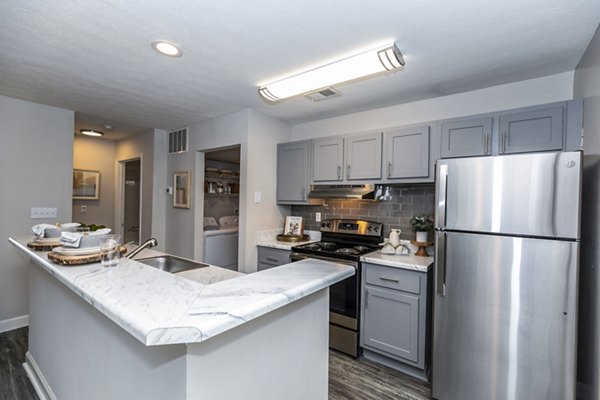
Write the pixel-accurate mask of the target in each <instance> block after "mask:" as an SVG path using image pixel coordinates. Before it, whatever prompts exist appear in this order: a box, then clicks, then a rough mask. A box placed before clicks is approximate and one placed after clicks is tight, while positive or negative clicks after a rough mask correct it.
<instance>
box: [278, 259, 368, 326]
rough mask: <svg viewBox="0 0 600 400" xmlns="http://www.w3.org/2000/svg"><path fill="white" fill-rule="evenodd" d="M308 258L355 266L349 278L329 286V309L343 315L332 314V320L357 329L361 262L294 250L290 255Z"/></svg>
mask: <svg viewBox="0 0 600 400" xmlns="http://www.w3.org/2000/svg"><path fill="white" fill-rule="evenodd" d="M307 258H314V259H318V260H325V261H331V262H335V263H338V264H345V265H349V266H351V267H354V269H355V270H356V273H355V274H354V275H352V276H351V277H349V278H346V279H344V280H343V281H340V282H338V283H335V284H333V285H331V286H330V287H329V311H330V312H332V313H334V314H337V315H339V316H341V318H336V317H333V316H332V319H331V322H333V323H335V324H339V325H343V326H345V325H348V324H350V325H352V326H347V327H348V328H351V329H356V324H357V323H356V320H358V310H359V309H358V307H359V304H360V298H359V297H358V296H359V292H360V287H359V280H358V279H359V274H360V271H359V269H358V265H359V263H357V262H353V261H348V260H340V259H337V258H331V257H320V256H314V255H312V254H310V255H309V254H300V253H296V252H293V253H292V254H291V255H290V260H291V261H292V262H294V261H300V260H304V259H307ZM344 317H347V318H350V319H353V320H354V321H346V319H347V318H344Z"/></svg>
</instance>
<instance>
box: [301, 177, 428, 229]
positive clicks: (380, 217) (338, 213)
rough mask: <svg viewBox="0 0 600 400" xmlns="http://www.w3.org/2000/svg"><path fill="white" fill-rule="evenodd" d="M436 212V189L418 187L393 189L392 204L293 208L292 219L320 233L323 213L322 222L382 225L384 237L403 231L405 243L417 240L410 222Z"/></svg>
mask: <svg viewBox="0 0 600 400" xmlns="http://www.w3.org/2000/svg"><path fill="white" fill-rule="evenodd" d="M433 210H434V185H433V184H418V185H403V186H393V187H392V199H391V200H388V201H376V202H371V201H364V200H362V201H360V200H327V201H325V202H324V204H323V205H319V206H292V215H294V216H298V217H302V218H303V219H304V229H311V230H319V226H320V224H319V223H318V222H316V221H315V213H317V212H320V213H321V218H322V219H335V218H339V219H364V220H367V221H375V222H381V223H382V224H383V226H384V231H383V235H384V237H388V236H389V233H390V229H392V228H394V229H395V228H399V229H401V230H402V233H401V235H400V237H401V238H402V239H414V236H415V234H414V233H413V232H412V229H411V227H410V219H411V218H412V217H413V216H415V215H419V214H425V215H431V216H433ZM430 235H431V234H430ZM431 239H432V238H431V237H430V238H429V240H431Z"/></svg>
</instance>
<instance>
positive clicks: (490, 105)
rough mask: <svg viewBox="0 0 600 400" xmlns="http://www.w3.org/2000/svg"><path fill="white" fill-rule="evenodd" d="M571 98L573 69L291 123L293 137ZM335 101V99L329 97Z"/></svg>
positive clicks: (412, 121) (343, 132)
mask: <svg viewBox="0 0 600 400" xmlns="http://www.w3.org/2000/svg"><path fill="white" fill-rule="evenodd" d="M572 98H573V72H563V73H560V74H556V75H549V76H545V77H542V78H535V79H529V80H525V81H520V82H513V83H508V84H505V85H499V86H493V87H489V88H485V89H479V90H473V91H470V92H464V93H458V94H453V95H450V96H443V97H436V98H434V99H428V100H422V101H416V102H413V103H406V104H399V105H396V106H391V107H385V108H378V109H375V110H370V111H364V112H359V113H354V114H347V115H342V116H339V117H334V118H327V119H322V120H318V121H313V122H307V123H303V124H297V125H294V126H293V140H303V139H309V138H315V137H321V136H332V135H339V134H345V133H352V132H360V131H364V130H369V129H380V128H387V127H393V126H402V125H410V124H415V123H419V122H426V121H432V120H440V119H446V118H454V117H460V116H465V115H473V114H481V113H487V112H493V111H499V110H505V109H511V108H518V107H525V106H531V105H537V104H543V103H552V102H555V101H563V100H571V99H572ZM331 101H335V99H333V100H331Z"/></svg>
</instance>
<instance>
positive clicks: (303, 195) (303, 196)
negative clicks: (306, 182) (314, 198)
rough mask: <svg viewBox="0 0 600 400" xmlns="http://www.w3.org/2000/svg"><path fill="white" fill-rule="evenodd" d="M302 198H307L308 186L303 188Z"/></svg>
mask: <svg viewBox="0 0 600 400" xmlns="http://www.w3.org/2000/svg"><path fill="white" fill-rule="evenodd" d="M302 200H306V188H302Z"/></svg>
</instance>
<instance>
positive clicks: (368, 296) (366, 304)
mask: <svg viewBox="0 0 600 400" xmlns="http://www.w3.org/2000/svg"><path fill="white" fill-rule="evenodd" d="M365 291H366V292H367V293H366V294H367V298H366V299H365V308H368V307H369V300H371V292H369V289H367V290H365Z"/></svg>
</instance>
